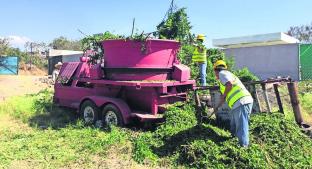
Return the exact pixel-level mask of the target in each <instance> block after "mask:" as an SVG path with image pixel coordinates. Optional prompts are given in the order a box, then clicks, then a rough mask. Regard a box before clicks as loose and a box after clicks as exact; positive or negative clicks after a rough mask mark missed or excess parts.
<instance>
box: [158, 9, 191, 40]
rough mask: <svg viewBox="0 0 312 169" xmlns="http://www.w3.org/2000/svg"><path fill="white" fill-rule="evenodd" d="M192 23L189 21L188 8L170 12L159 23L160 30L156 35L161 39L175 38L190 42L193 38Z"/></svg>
mask: <svg viewBox="0 0 312 169" xmlns="http://www.w3.org/2000/svg"><path fill="white" fill-rule="evenodd" d="M191 28H192V26H191V23H190V22H189V21H188V16H187V13H186V8H180V9H177V10H176V11H174V12H169V13H168V16H167V18H166V19H165V20H163V21H162V22H161V23H160V24H159V25H157V30H158V32H157V33H156V34H155V36H158V37H159V38H160V39H173V40H177V41H179V42H181V43H183V44H184V43H190V42H192V40H193V38H194V37H193V36H192V35H191V32H190V31H191Z"/></svg>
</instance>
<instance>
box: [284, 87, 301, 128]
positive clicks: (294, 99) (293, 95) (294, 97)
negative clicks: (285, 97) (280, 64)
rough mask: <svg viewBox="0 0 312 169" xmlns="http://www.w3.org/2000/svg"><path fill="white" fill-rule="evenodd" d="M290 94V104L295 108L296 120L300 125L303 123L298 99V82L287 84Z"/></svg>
mask: <svg viewBox="0 0 312 169" xmlns="http://www.w3.org/2000/svg"><path fill="white" fill-rule="evenodd" d="M287 87H288V92H289V96H290V102H291V105H292V107H293V111H294V115H295V120H296V122H297V123H298V124H299V125H300V124H301V123H302V122H303V119H302V114H301V107H300V102H299V98H298V84H297V83H296V82H290V83H287Z"/></svg>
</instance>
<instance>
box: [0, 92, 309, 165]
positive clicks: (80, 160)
mask: <svg viewBox="0 0 312 169" xmlns="http://www.w3.org/2000/svg"><path fill="white" fill-rule="evenodd" d="M1 114H2V115H3V114H10V115H11V116H13V117H15V118H16V119H21V120H22V121H23V122H24V123H26V124H29V125H30V126H31V128H30V130H27V131H24V130H11V129H0V166H2V167H8V166H12V165H13V167H14V164H15V163H16V161H17V162H19V161H27V162H30V163H31V164H29V165H30V166H36V167H39V168H59V167H66V166H71V164H77V165H75V166H79V167H80V168H83V167H84V168H89V167H94V164H93V162H92V158H93V157H94V156H99V157H101V158H102V159H105V157H106V156H107V155H109V154H107V153H108V150H109V149H110V148H111V147H115V146H117V147H122V146H126V145H130V146H131V145H132V146H131V147H130V148H129V149H131V150H132V151H129V152H128V151H127V153H131V156H132V158H133V159H134V160H135V161H136V162H138V163H142V164H145V166H154V167H156V166H161V167H167V168H176V167H178V168H180V167H182V168H184V167H185V168H311V166H312V151H311V147H312V141H311V139H309V138H308V137H307V136H306V135H304V134H302V133H301V131H300V129H299V128H298V127H297V125H296V124H295V123H294V121H293V120H288V119H286V118H284V116H283V115H281V114H278V113H272V114H266V113H263V114H254V115H252V116H251V121H250V124H251V126H250V141H251V145H250V147H249V148H240V147H239V146H238V141H237V139H236V138H232V137H231V135H230V133H229V132H228V130H227V129H225V128H223V127H220V126H218V125H217V124H216V123H215V121H214V120H211V121H209V122H206V123H204V124H203V125H202V126H198V125H197V121H196V116H195V109H194V108H193V106H192V105H191V104H183V105H181V104H180V105H175V106H171V107H170V108H169V109H168V111H167V112H166V113H165V118H166V121H165V122H164V123H162V124H159V125H158V126H157V127H156V129H155V130H153V131H144V132H142V131H133V130H129V129H120V128H112V129H111V130H110V131H107V130H104V129H97V128H94V127H92V126H85V125H84V124H83V122H81V121H80V120H79V119H77V116H76V115H75V114H74V113H71V111H70V110H59V109H58V108H55V107H54V106H53V105H52V104H51V92H50V91H42V92H40V93H38V94H36V95H28V96H25V97H14V98H11V99H9V100H7V101H6V102H5V103H1V104H0V116H1ZM42 126H44V127H42Z"/></svg>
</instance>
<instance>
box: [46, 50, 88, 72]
mask: <svg viewBox="0 0 312 169" xmlns="http://www.w3.org/2000/svg"><path fill="white" fill-rule="evenodd" d="M82 55H83V52H82V51H73V50H56V49H50V50H49V54H48V74H49V75H51V74H52V72H53V70H54V68H55V67H54V66H55V65H56V64H57V63H58V62H62V63H64V62H79V61H80V57H81V56H82Z"/></svg>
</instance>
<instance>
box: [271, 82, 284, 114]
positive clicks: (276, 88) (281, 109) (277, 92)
mask: <svg viewBox="0 0 312 169" xmlns="http://www.w3.org/2000/svg"><path fill="white" fill-rule="evenodd" d="M273 87H274V93H275V96H276V101H277V104H278V109H279V112H281V113H283V114H284V109H283V103H282V100H281V96H280V93H279V91H278V84H273Z"/></svg>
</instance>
